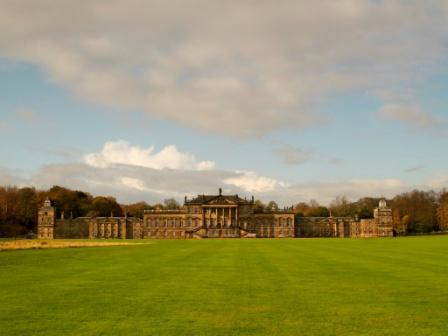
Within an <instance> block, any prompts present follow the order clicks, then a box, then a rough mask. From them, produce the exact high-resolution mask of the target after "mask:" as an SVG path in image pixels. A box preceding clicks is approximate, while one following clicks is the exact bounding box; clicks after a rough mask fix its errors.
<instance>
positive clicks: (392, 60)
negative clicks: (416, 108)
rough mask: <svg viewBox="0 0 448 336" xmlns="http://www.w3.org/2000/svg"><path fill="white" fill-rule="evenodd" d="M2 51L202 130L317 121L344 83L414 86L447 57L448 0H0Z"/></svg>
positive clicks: (110, 99)
mask: <svg viewBox="0 0 448 336" xmlns="http://www.w3.org/2000/svg"><path fill="white" fill-rule="evenodd" d="M1 7H2V10H1V12H0V56H3V57H7V58H10V59H18V60H24V61H30V62H33V63H36V64H38V65H40V66H42V67H43V68H45V70H46V71H47V72H48V74H49V76H50V78H51V80H53V81H55V82H57V83H60V84H62V85H64V86H66V87H68V88H70V89H71V90H72V91H73V92H75V94H76V95H78V96H79V97H82V98H83V99H87V100H91V101H95V102H99V103H102V104H105V105H110V106H114V107H118V108H120V109H123V110H126V109H139V110H144V111H146V113H148V114H150V115H152V116H156V117H161V118H164V119H167V120H173V121H175V122H178V123H182V124H184V125H187V126H190V127H193V128H195V129H199V130H202V131H206V132H215V133H221V134H236V135H239V136H247V135H249V136H250V135H260V134H265V133H267V132H271V131H274V130H281V129H300V128H303V127H307V126H309V125H311V124H315V123H321V122H322V120H325V118H324V117H322V116H321V115H320V114H319V113H318V105H319V104H321V103H322V102H323V101H325V100H326V99H327V98H328V97H330V96H331V95H332V94H337V93H340V92H346V91H359V92H371V93H373V92H378V91H381V90H383V91H390V92H394V91H397V90H399V89H400V88H401V87H403V86H407V87H411V88H413V87H417V86H419V85H421V84H422V82H424V80H425V78H426V77H427V76H429V75H431V74H432V73H434V72H436V71H437V70H438V69H439V68H440V66H441V64H442V62H443V60H445V59H446V58H445V57H446V56H445V55H446V53H447V44H446V43H445V41H446V39H447V35H448V28H447V27H448V26H447V25H446V21H447V17H448V8H447V5H446V1H440V0H427V1H401V0H388V1H371V0H341V1H333V0H324V1H311V0H301V1H297V0H289V1H288V0H285V1H282V4H281V6H279V5H278V2H276V1H263V2H261V3H255V2H251V1H239V2H235V1H215V2H210V1H206V0H202V1H201V0H200V1H194V2H189V1H179V0H177V1H176V0H175V1H169V2H156V1H145V2H142V1H139V0H114V1H108V2H102V1H101V2H100V1H88V2H87V1H86V2H84V1H82V2H73V1H69V0H60V1H57V2H54V1H48V0H43V1H38V2H32V3H30V1H26V0H3V1H2V5H1Z"/></svg>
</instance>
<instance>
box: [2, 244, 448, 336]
mask: <svg viewBox="0 0 448 336" xmlns="http://www.w3.org/2000/svg"><path fill="white" fill-rule="evenodd" d="M150 242H152V244H148V245H136V246H114V247H90V248H75V249H54V250H22V251H7V252H1V253H0V335H447V334H448V236H437V237H410V238H394V239H387V238H385V239H287V240H283V239H277V240H270V239H254V240H249V239H247V240H246V239H242V240H205V239H204V240H184V241H174V240H171V241H170V240H165V241H163V240H155V241H150Z"/></svg>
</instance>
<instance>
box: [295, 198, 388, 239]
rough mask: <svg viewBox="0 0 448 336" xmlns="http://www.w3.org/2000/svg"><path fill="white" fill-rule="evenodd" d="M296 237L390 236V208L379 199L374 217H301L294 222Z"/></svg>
mask: <svg viewBox="0 0 448 336" xmlns="http://www.w3.org/2000/svg"><path fill="white" fill-rule="evenodd" d="M296 236H297V237H391V236H393V226H392V210H391V209H390V208H388V207H387V204H386V201H385V200H381V201H380V203H379V206H378V208H376V209H375V210H374V218H372V219H361V220H358V219H357V218H352V217H302V218H299V219H298V220H297V223H296Z"/></svg>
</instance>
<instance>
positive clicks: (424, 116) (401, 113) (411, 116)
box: [378, 104, 448, 130]
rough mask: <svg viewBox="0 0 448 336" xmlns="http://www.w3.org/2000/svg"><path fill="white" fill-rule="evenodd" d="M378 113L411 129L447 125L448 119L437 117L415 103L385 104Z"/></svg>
mask: <svg viewBox="0 0 448 336" xmlns="http://www.w3.org/2000/svg"><path fill="white" fill-rule="evenodd" d="M378 113H379V116H380V117H381V118H383V119H390V120H394V121H398V122H401V123H403V124H405V125H407V126H408V127H409V128H411V129H413V130H421V129H434V128H437V127H439V126H440V125H441V124H443V125H444V126H448V119H442V118H437V117H435V116H433V115H431V114H429V113H426V112H425V111H423V110H422V108H421V107H420V106H418V105H415V104H408V105H406V104H387V105H384V106H383V107H382V108H381V109H380V110H379V112H378Z"/></svg>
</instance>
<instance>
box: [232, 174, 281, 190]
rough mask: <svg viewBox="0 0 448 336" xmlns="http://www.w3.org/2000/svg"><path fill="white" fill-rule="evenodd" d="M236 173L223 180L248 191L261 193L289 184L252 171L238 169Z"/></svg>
mask: <svg viewBox="0 0 448 336" xmlns="http://www.w3.org/2000/svg"><path fill="white" fill-rule="evenodd" d="M236 174H237V176H235V177H230V178H227V179H225V180H223V182H224V183H225V184H228V185H233V186H236V187H238V188H241V189H243V190H245V191H247V192H260V193H263V192H269V191H273V190H275V189H276V188H279V187H280V188H283V187H287V186H288V185H287V184H286V183H285V182H282V181H277V180H275V179H272V178H269V177H264V176H258V175H257V174H256V173H255V172H251V171H237V172H236Z"/></svg>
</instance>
